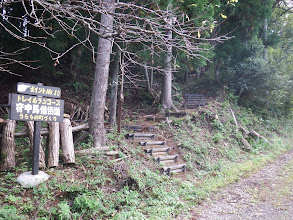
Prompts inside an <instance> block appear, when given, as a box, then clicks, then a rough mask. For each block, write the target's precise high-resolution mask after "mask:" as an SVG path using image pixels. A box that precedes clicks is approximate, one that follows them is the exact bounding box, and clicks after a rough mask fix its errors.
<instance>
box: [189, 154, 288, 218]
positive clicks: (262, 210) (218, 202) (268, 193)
mask: <svg viewBox="0 0 293 220" xmlns="http://www.w3.org/2000/svg"><path fill="white" fill-rule="evenodd" d="M191 219H205V220H206V219H212V220H216V219H221V220H222V219H253V220H255V219H265V220H274V219H278V220H283V219H284V220H285V219H286V220H287V219H288V220H289V219H293V150H290V151H289V152H287V153H285V154H283V155H281V156H280V157H279V158H277V159H276V160H275V161H274V162H272V163H269V164H268V165H266V166H265V167H263V168H262V169H261V170H259V171H258V172H257V173H254V174H252V175H251V176H250V177H248V178H245V179H241V180H239V181H238V182H236V183H234V184H232V185H229V186H227V187H226V188H225V189H223V190H222V191H221V192H219V193H216V194H213V195H211V196H210V197H209V198H208V199H207V200H205V201H203V202H202V204H201V205H200V206H199V207H197V208H196V209H195V210H194V211H193V212H192V217H191Z"/></svg>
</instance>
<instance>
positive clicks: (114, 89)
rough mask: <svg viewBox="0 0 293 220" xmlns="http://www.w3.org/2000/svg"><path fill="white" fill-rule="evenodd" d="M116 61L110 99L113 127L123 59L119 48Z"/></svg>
mask: <svg viewBox="0 0 293 220" xmlns="http://www.w3.org/2000/svg"><path fill="white" fill-rule="evenodd" d="M115 53H116V55H115V59H114V68H113V75H112V81H111V98H110V106H109V109H110V114H109V123H110V125H111V126H112V127H113V126H114V125H115V123H116V112H117V94H118V75H119V64H120V59H121V51H120V49H119V48H118V47H115Z"/></svg>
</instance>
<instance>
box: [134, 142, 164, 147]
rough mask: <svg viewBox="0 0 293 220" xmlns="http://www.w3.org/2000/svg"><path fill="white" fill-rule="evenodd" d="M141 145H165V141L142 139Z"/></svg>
mask: <svg viewBox="0 0 293 220" xmlns="http://www.w3.org/2000/svg"><path fill="white" fill-rule="evenodd" d="M139 144H140V145H142V146H147V145H165V144H166V142H165V141H140V142H139Z"/></svg>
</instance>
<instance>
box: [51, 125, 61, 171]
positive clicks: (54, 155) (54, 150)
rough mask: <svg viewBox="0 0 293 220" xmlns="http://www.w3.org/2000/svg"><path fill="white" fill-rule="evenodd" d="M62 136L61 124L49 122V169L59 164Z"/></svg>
mask: <svg viewBox="0 0 293 220" xmlns="http://www.w3.org/2000/svg"><path fill="white" fill-rule="evenodd" d="M59 149H60V134H59V123H58V122H49V144H48V167H57V166H58V164H59Z"/></svg>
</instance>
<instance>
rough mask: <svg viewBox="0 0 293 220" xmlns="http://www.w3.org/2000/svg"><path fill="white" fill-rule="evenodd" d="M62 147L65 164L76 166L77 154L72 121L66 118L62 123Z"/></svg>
mask: <svg viewBox="0 0 293 220" xmlns="http://www.w3.org/2000/svg"><path fill="white" fill-rule="evenodd" d="M60 134H61V147H62V156H63V162H64V164H74V163H75V154H74V147H73V135H72V126H71V122H70V119H68V118H64V120H63V122H62V123H60Z"/></svg>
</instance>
